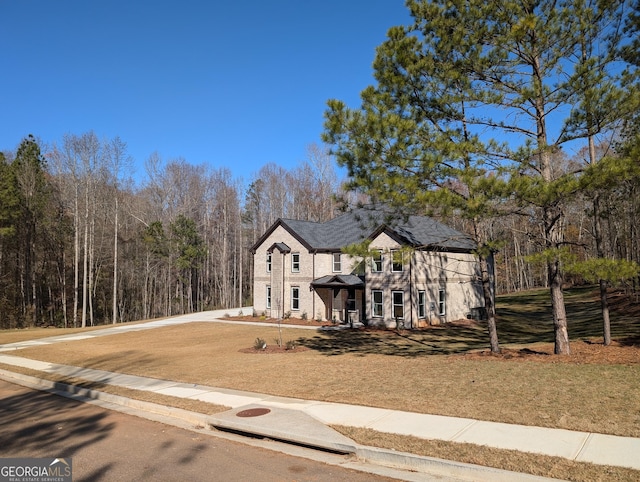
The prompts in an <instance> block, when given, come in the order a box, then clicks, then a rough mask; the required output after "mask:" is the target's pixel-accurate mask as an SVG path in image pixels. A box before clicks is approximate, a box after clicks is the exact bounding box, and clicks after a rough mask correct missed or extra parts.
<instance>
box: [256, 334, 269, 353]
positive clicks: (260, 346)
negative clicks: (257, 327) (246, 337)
mask: <svg viewBox="0 0 640 482" xmlns="http://www.w3.org/2000/svg"><path fill="white" fill-rule="evenodd" d="M253 347H254V348H255V349H256V350H264V349H265V348H266V347H267V342H266V341H264V340H263V339H262V338H260V337H258V338H256V341H254V342H253Z"/></svg>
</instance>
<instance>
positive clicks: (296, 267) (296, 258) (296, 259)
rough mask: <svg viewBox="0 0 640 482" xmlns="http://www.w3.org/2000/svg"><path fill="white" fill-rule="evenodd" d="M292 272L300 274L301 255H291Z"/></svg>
mask: <svg viewBox="0 0 640 482" xmlns="http://www.w3.org/2000/svg"><path fill="white" fill-rule="evenodd" d="M291 272H292V273H299V272H300V253H291Z"/></svg>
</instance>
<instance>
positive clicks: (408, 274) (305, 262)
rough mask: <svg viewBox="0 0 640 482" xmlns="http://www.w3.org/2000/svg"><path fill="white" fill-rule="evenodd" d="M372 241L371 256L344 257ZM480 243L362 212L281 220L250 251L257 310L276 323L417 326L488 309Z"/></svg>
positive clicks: (423, 223) (421, 219) (421, 220)
mask: <svg viewBox="0 0 640 482" xmlns="http://www.w3.org/2000/svg"><path fill="white" fill-rule="evenodd" d="M365 240H368V241H369V242H370V244H369V254H368V255H367V256H366V257H359V256H357V257H356V256H353V257H352V256H349V255H347V254H345V253H343V251H342V249H343V248H344V247H346V246H349V245H353V244H356V243H361V242H363V241H365ZM474 248H475V243H474V242H473V241H472V240H471V239H470V238H469V237H468V236H466V235H465V234H463V233H461V232H459V231H456V230H454V229H452V228H450V227H448V226H445V225H443V224H442V223H439V222H437V221H435V220H433V219H431V218H429V217H426V216H409V217H408V218H406V219H396V220H394V221H390V220H389V219H388V215H387V214H385V213H383V212H381V211H371V210H368V209H357V210H354V211H351V212H349V213H346V214H343V215H341V216H338V217H336V218H334V219H332V220H331V221H327V222H324V223H315V222H310V221H296V220H290V219H279V220H278V221H276V222H275V223H274V224H273V225H272V226H271V227H270V228H269V229H268V230H267V232H266V233H264V235H263V236H262V237H261V238H260V239H259V240H258V241H257V242H256V243H255V245H254V246H253V247H252V248H251V251H252V253H253V256H254V278H253V279H254V283H253V285H254V291H253V297H254V310H255V311H256V312H257V313H260V314H262V313H264V314H265V315H266V316H270V317H273V318H277V317H286V316H292V317H297V318H309V319H322V320H334V321H336V322H363V323H365V324H370V325H386V326H388V327H393V326H396V323H398V324H399V325H400V326H404V327H405V328H416V327H421V326H426V325H427V324H440V323H444V322H449V321H453V320H458V319H462V318H467V317H469V316H470V315H477V313H479V312H481V311H482V307H483V306H484V297H483V295H482V284H481V278H480V267H479V264H478V261H477V257H476V255H475V254H474Z"/></svg>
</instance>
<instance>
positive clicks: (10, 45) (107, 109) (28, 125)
mask: <svg viewBox="0 0 640 482" xmlns="http://www.w3.org/2000/svg"><path fill="white" fill-rule="evenodd" d="M0 19H2V27H1V28H0V45H2V47H0V66H2V70H3V73H2V75H1V76H0V99H1V106H2V115H1V116H0V150H12V149H15V148H16V147H17V146H18V144H19V143H20V141H21V139H22V138H24V137H25V136H26V135H28V134H30V133H32V134H34V135H35V136H37V137H39V138H40V139H41V140H42V141H43V142H45V143H53V142H58V143H59V142H60V141H61V140H62V136H63V135H64V134H65V133H72V134H78V135H79V134H82V133H84V132H88V131H90V130H93V131H94V132H95V133H96V134H97V135H98V136H99V137H101V138H109V139H110V138H113V137H115V136H119V137H120V138H121V139H122V140H123V141H125V142H126V143H127V145H128V151H129V154H130V155H131V156H132V157H133V159H134V161H135V166H136V177H137V178H138V179H140V178H141V177H142V178H144V161H145V160H146V159H147V158H148V157H149V155H150V154H151V153H152V152H154V151H157V152H158V153H159V154H160V156H161V157H162V158H163V159H164V160H169V159H174V158H178V157H182V158H184V159H186V161H187V162H189V163H192V164H208V165H211V166H212V167H214V168H221V167H227V168H229V169H231V171H232V173H233V174H234V176H236V177H242V178H244V179H245V181H247V180H249V178H250V177H251V175H252V174H254V173H255V172H257V171H258V170H259V169H260V167H261V166H263V165H265V164H267V163H269V162H274V163H276V164H279V165H281V166H283V167H285V168H287V169H290V168H292V167H295V166H296V165H298V164H299V163H300V162H301V161H303V160H305V159H306V147H307V146H308V145H309V144H311V143H318V144H320V143H321V141H320V134H321V132H322V123H323V118H322V115H323V112H324V110H325V105H326V101H327V100H328V99H329V98H338V99H341V100H343V101H345V102H347V104H348V105H350V106H352V107H356V106H359V93H360V91H362V90H363V89H364V88H365V87H366V86H367V85H369V84H371V83H372V82H373V77H372V68H371V64H372V62H373V59H374V56H375V48H376V46H378V45H379V44H380V43H382V42H383V41H384V39H385V37H386V32H387V30H388V28H389V27H391V26H393V25H400V24H408V23H410V18H409V14H408V10H407V9H406V7H405V6H404V2H403V1H402V0H322V1H308V2H304V1H293V0H272V1H269V2H266V1H259V0H247V1H244V2H231V1H221V0H218V1H194V0H192V1H181V2H178V1H162V0H156V1H148V0H144V1H143V0H136V1H123V0H112V1H108V2H106V1H102V2H94V1H86V0H82V1H79V0H66V1H61V2H56V1H45V0H32V1H15V0H0Z"/></svg>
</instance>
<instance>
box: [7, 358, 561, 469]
mask: <svg viewBox="0 0 640 482" xmlns="http://www.w3.org/2000/svg"><path fill="white" fill-rule="evenodd" d="M0 379H3V380H5V381H7V382H11V383H15V384H17V385H21V386H24V387H27V388H32V389H36V390H41V391H46V392H50V393H54V394H56V395H60V396H63V397H66V398H70V399H74V400H77V401H81V402H87V401H88V402H91V403H97V404H99V405H101V406H104V407H105V408H108V409H112V410H118V411H123V412H125V413H126V412H127V409H131V410H132V411H142V412H144V413H146V414H152V415H156V417H153V416H152V417H147V418H150V419H151V420H157V421H161V422H163V423H167V424H169V422H168V420H167V419H171V420H176V421H179V422H181V423H180V424H178V426H180V427H182V428H189V427H188V426H190V428H198V429H205V428H206V427H210V417H211V415H205V414H201V413H197V412H191V411H189V410H184V409H181V408H175V407H167V406H165V405H161V404H157V403H153V402H145V401H142V400H135V399H131V398H127V397H124V396H121V395H113V394H111V393H106V392H101V391H99V390H93V389H89V388H83V387H78V386H76V385H70V384H67V383H62V382H55V381H51V380H46V379H42V378H38V377H34V376H31V375H25V374H22V373H16V372H11V371H8V370H4V369H0ZM118 407H123V408H125V410H122V409H119V408H118ZM133 415H136V414H135V413H134V414H133ZM138 416H139V415H138ZM210 432H212V431H211V430H210ZM289 441H290V442H292V443H294V444H295V443H296V441H295V440H289ZM299 443H300V444H301V445H305V443H304V441H303V440H301V441H300V442H299ZM354 445H355V457H356V458H357V459H358V460H359V461H360V462H362V463H369V464H374V465H377V466H380V467H387V468H390V469H397V470H401V471H411V472H416V473H418V478H417V479H416V478H414V477H412V476H411V474H410V473H408V474H407V476H408V478H407V479H404V480H419V479H420V476H419V474H425V475H430V476H436V477H444V478H446V479H449V480H458V481H476V482H481V481H487V482H488V481H491V482H494V481H497V482H502V481H505V482H513V481H516V482H519V481H522V482H536V481H538V482H543V481H552V480H556V479H550V478H547V477H539V476H534V475H529V474H521V473H518V472H510V471H507V470H501V469H494V468H491V467H485V466H481V465H473V464H466V463H462V462H454V461H450V460H444V459H437V458H433V457H425V456H420V455H415V454H411V453H406V452H395V451H390V450H387V449H381V448H377V447H369V446H365V445H359V444H354ZM413 475H416V474H413Z"/></svg>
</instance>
